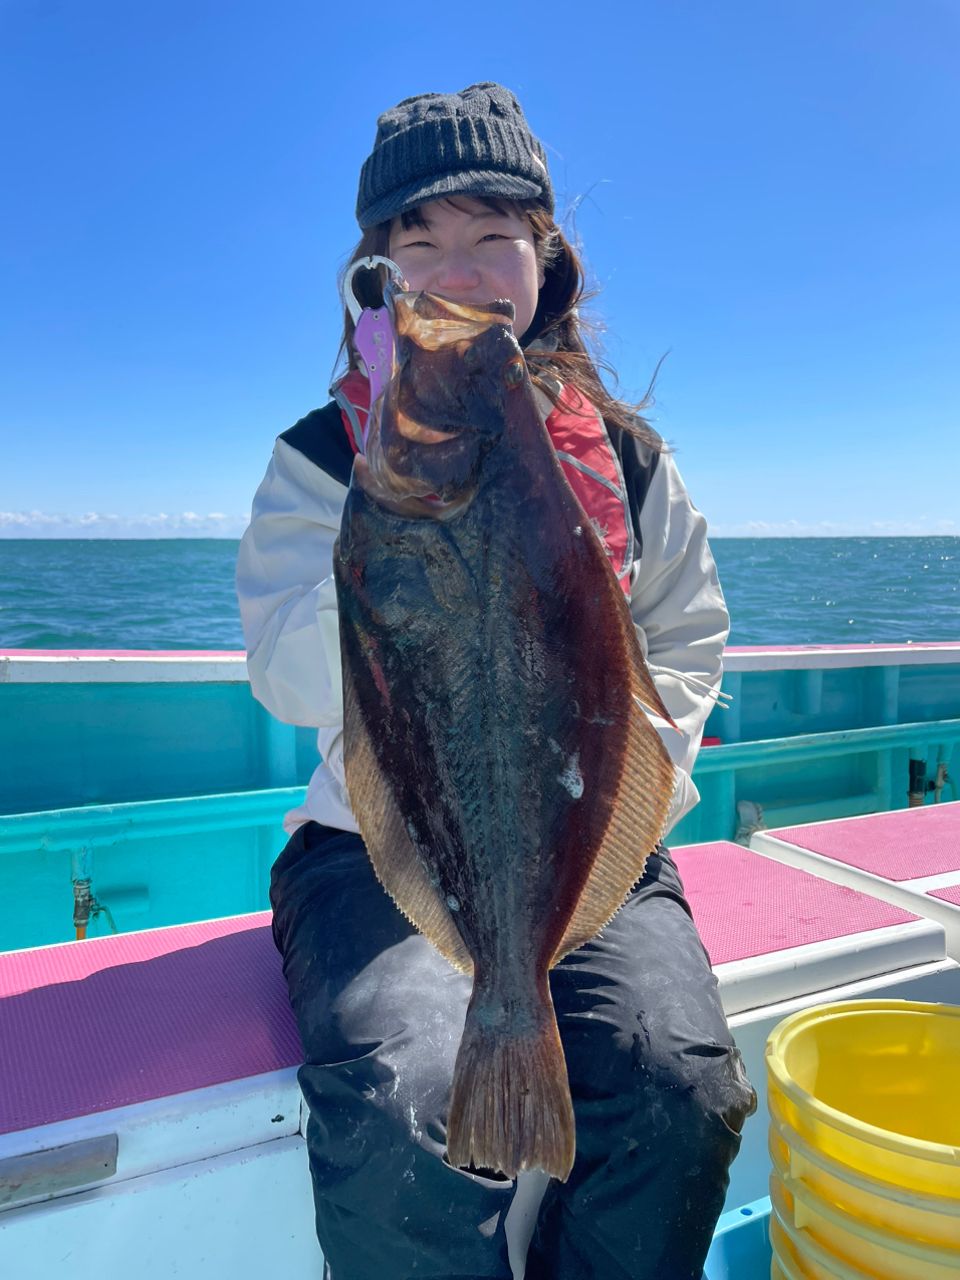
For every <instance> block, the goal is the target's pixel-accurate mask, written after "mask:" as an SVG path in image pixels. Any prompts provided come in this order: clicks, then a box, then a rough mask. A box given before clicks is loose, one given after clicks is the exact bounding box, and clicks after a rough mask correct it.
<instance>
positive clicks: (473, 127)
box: [357, 81, 553, 230]
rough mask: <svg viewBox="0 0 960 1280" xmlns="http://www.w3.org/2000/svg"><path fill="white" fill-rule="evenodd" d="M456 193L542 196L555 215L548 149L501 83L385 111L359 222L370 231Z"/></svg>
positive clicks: (364, 180)
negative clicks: (546, 149)
mask: <svg viewBox="0 0 960 1280" xmlns="http://www.w3.org/2000/svg"><path fill="white" fill-rule="evenodd" d="M455 195H463V196H500V197H501V198H502V199H505V200H529V199H535V200H539V201H540V203H541V204H542V205H543V207H544V208H545V209H546V210H547V212H548V213H553V187H552V186H551V183H550V175H549V173H548V172H547V161H546V155H545V153H544V150H543V147H542V145H541V144H540V142H539V141H538V139H537V138H535V137H534V136H533V134H532V133H531V132H530V127H529V125H528V124H527V122H526V120H525V118H524V115H523V111H522V110H521V109H520V104H519V103H518V102H517V100H516V98H515V97H514V96H513V94H512V93H511V92H510V91H509V89H504V87H503V86H502V85H499V84H493V83H490V82H489V81H488V82H485V83H483V84H472V85H470V87H469V88H467V89H464V90H463V91H462V92H461V93H422V94H420V95H418V96H417V97H415V98H405V99H404V100H403V102H401V103H399V105H397V106H396V107H393V108H392V109H391V110H390V111H385V112H384V113H383V115H382V116H380V118H379V119H378V120H377V136H376V140H375V141H374V144H373V151H372V152H371V154H370V156H369V157H368V159H367V160H366V161H365V162H364V165H363V168H362V169H361V171H360V190H359V192H358V194H357V221H358V222H359V223H360V226H361V227H362V228H363V229H364V230H366V229H367V227H372V226H375V225H376V224H377V223H378V222H387V221H389V220H390V219H391V218H395V217H397V216H398V215H399V214H401V213H405V212H406V211H407V210H408V209H412V208H413V207H414V205H418V204H422V203H423V202H424V201H426V200H438V199H442V198H443V197H444V196H455Z"/></svg>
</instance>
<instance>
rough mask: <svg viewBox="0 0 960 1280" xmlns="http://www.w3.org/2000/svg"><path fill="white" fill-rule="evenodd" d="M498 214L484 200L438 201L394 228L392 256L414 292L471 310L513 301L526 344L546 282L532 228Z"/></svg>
mask: <svg viewBox="0 0 960 1280" xmlns="http://www.w3.org/2000/svg"><path fill="white" fill-rule="evenodd" d="M503 207H504V212H503V213H497V212H496V211H495V210H493V209H491V208H489V207H488V206H487V205H486V204H484V203H483V202H482V201H480V200H473V199H471V198H470V197H468V196H454V197H452V198H451V199H450V200H433V201H430V202H429V203H427V204H423V205H420V206H419V207H418V208H417V209H415V210H413V211H412V212H411V214H407V215H406V219H407V222H408V223H411V217H412V218H413V219H415V224H414V223H411V225H410V226H409V228H408V229H406V230H405V229H404V226H403V220H402V219H401V218H396V219H394V222H393V224H392V225H391V227H390V240H389V246H388V250H387V253H388V256H389V257H391V258H392V259H393V261H394V262H395V263H396V264H397V266H398V267H400V269H401V271H402V272H403V274H404V276H405V277H406V281H407V285H408V287H409V288H410V289H411V290H425V291H426V292H429V293H434V294H439V295H440V296H441V297H443V298H449V299H451V300H452V301H453V302H464V303H467V304H470V305H477V304H484V303H490V302H495V301H497V300H498V299H500V298H508V299H509V300H510V301H511V302H512V303H513V305H514V309H515V311H516V320H515V322H514V332H515V333H516V335H517V337H518V338H522V337H523V335H524V334H525V333H526V331H527V329H529V327H530V324H531V323H532V321H533V317H534V315H535V314H536V310H537V299H538V296H539V293H540V286H541V285H542V284H543V277H542V273H541V271H540V269H539V268H538V266H537V253H536V247H535V245H534V240H533V232H532V231H531V229H530V224H529V223H528V222H527V219H526V218H525V217H524V215H523V214H522V213H520V212H517V211H514V210H512V209H511V208H510V206H509V205H504V206H503Z"/></svg>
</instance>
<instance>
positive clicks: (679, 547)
mask: <svg viewBox="0 0 960 1280" xmlns="http://www.w3.org/2000/svg"><path fill="white" fill-rule="evenodd" d="M553 208H554V201H553V191H552V187H551V184H550V178H549V173H548V171H547V166H546V160H545V155H544V152H543V148H542V146H541V145H540V143H539V142H538V141H537V139H536V138H535V137H534V136H533V135H532V134H531V133H530V130H529V127H528V125H527V122H526V120H525V118H524V116H523V113H522V111H521V109H520V107H519V105H518V104H517V102H516V100H515V99H514V98H513V96H512V95H511V94H510V93H509V92H508V91H507V90H505V89H503V88H502V87H500V86H498V85H494V84H480V85H473V86H471V87H470V88H468V89H465V90H464V91H463V92H462V93H460V94H450V95H439V94H428V95H423V96H420V97H416V98H410V99H407V100H405V101H404V102H402V103H400V104H399V105H398V106H397V107H396V108H394V109H393V110H391V111H388V112H386V113H385V114H384V115H383V116H381V117H380V120H379V122H378V131H377V137H376V141H375V144H374V149H373V152H372V153H371V155H370V157H369V158H368V160H367V161H366V163H365V164H364V166H363V170H362V173H361V177H360V188H359V196H358V202H357V216H358V221H359V223H360V226H361V228H362V230H363V238H362V239H361V241H360V244H359V245H358V246H357V249H356V251H355V253H354V255H353V259H352V260H353V261H355V260H356V259H357V258H359V257H361V256H365V255H366V254H369V253H381V254H386V255H387V256H389V257H390V258H392V259H393V260H394V261H395V262H396V263H397V264H398V265H399V266H400V268H401V269H402V271H403V273H404V276H405V277H406V281H407V284H408V286H409V287H410V288H411V289H414V290H420V289H424V290H428V291H430V292H433V293H437V294H441V295H443V296H445V297H448V298H451V299H453V300H454V301H458V302H468V303H484V302H490V301H493V300H494V299H496V298H503V297H506V298H509V299H510V300H511V301H512V302H513V304H514V307H515V310H516V322H515V332H516V333H517V334H518V336H520V335H522V337H521V343H522V345H523V346H524V348H525V354H526V356H527V361H528V365H529V367H530V369H531V373H532V374H533V376H534V380H535V382H536V384H537V385H538V387H539V388H540V392H541V394H542V396H543V407H544V410H545V415H546V423H547V428H548V431H549V433H550V436H551V439H552V441H553V444H554V446H555V448H556V449H557V451H558V453H559V454H560V456H561V458H562V460H563V463H564V467H565V471H566V474H567V477H568V479H569V481H570V483H571V485H572V487H573V488H574V489H575V491H576V492H577V496H578V497H579V498H580V500H581V503H582V504H583V505H584V507H585V509H586V511H587V514H588V516H589V517H590V518H591V521H592V522H593V524H594V527H595V528H596V529H597V531H598V533H599V534H600V536H601V538H602V539H603V541H604V543H605V546H606V549H607V551H608V554H609V556H610V559H611V562H612V564H613V568H614V572H615V573H616V574H617V576H618V578H619V579H620V581H621V583H622V585H623V586H624V590H625V591H626V592H627V593H628V595H629V598H630V602H631V610H632V613H633V617H634V620H635V622H636V624H637V628H638V635H639V638H640V641H641V644H642V647H643V650H644V653H645V655H646V657H647V660H648V664H649V667H650V670H651V673H652V675H653V677H654V680H655V682H656V685H657V688H658V691H659V692H660V694H661V697H662V698H663V701H664V703H665V704H666V706H667V708H668V710H669V711H670V713H671V716H672V717H673V719H674V721H675V722H676V724H677V726H678V727H679V729H680V732H679V733H677V732H676V731H675V730H673V729H668V728H667V727H666V726H665V725H657V727H658V729H659V728H663V729H664V733H663V739H664V742H665V744H666V746H667V748H668V750H669V752H670V754H671V756H672V758H673V761H674V763H675V765H676V778H677V783H676V789H675V794H674V798H673V804H672V807H671V813H670V817H669V820H668V825H671V826H672V825H673V824H674V823H675V822H676V821H677V820H678V819H679V818H680V817H681V816H682V815H683V814H684V813H686V812H687V811H688V810H689V809H690V808H692V806H693V805H694V804H695V803H696V801H697V799H698V798H699V797H698V795H697V792H696V788H695V787H694V785H693V783H692V781H691V779H690V772H691V769H692V766H693V760H694V758H695V756H696V753H697V749H698V747H699V743H700V738H701V735H702V731H703V725H704V722H705V720H706V717H707V714H708V712H709V708H710V705H711V701H710V699H711V696H713V695H715V692H716V690H717V689H718V687H719V683H720V663H721V655H722V650H723V643H724V640H725V638H726V635H727V631H728V622H729V620H728V617H727V613H726V609H725V607H724V603H723V597H722V595H721V592H720V589H719V585H718V582H717V577H716V570H715V568H714V564H713V559H712V557H711V555H710V552H709V549H708V547H707V542H706V536H705V523H704V520H703V518H702V516H700V514H699V513H698V512H697V511H696V510H695V509H694V507H693V506H692V505H691V503H690V500H689V498H688V497H687V494H686V491H685V489H684V487H683V484H682V481H681V480H680V477H679V474H678V472H677V469H676V467H675V465H674V463H673V459H672V458H671V456H670V455H669V454H668V453H667V452H665V451H663V449H662V445H661V443H660V441H659V440H658V438H657V437H656V436H655V435H654V433H653V432H652V431H650V430H649V428H647V427H646V426H645V424H643V422H642V420H640V419H638V418H637V417H636V415H635V413H633V412H632V411H631V410H630V409H629V408H628V406H626V405H625V404H623V403H622V402H619V401H617V400H615V399H613V398H612V397H611V396H610V395H609V394H608V393H607V392H606V390H605V389H604V387H603V385H602V383H601V381H600V378H599V376H598V374H597V371H596V368H595V366H594V364H593V362H592V361H591V359H590V357H589V355H588V354H587V351H586V348H585V346H584V343H583V339H582V336H581V332H580V325H579V319H578V314H577V310H576V308H577V303H578V300H579V298H580V294H581V289H582V273H581V269H580V265H579V262H578V261H577V258H576V255H575V254H574V252H573V250H572V249H571V247H570V246H569V244H568V243H567V242H566V240H565V239H564V237H563V235H562V234H561V233H560V231H559V230H558V229H557V227H556V224H555V223H554V220H553ZM360 278H361V279H364V278H365V279H366V281H367V284H366V286H365V287H366V288H367V289H369V290H372V292H370V293H369V294H368V296H366V297H362V300H363V301H364V302H366V303H368V304H370V305H378V304H379V302H380V298H379V296H378V292H377V290H378V286H377V285H376V283H375V282H374V281H373V277H372V274H371V273H362V275H361V277H360ZM351 336H352V325H351V323H350V320H349V317H347V321H346V329H345V338H344V343H345V350H346V351H347V352H348V353H350V352H351V347H350V338H351ZM349 361H350V367H349V370H348V373H347V375H346V377H345V378H343V379H342V380H341V381H340V382H339V383H338V384H337V386H336V387H335V389H334V393H335V398H334V400H333V401H332V402H331V403H330V404H328V405H327V406H326V407H325V408H323V409H319V410H315V411H314V412H313V413H310V414H308V415H307V417H305V418H303V419H301V421H300V422H298V423H297V424H296V425H295V426H294V427H293V428H291V429H290V430H289V431H287V432H285V433H284V434H283V435H282V436H281V437H280V438H279V439H278V441H277V443H276V446H275V451H274V456H273V459H272V461H271V464H270V466H269V468H268V471H267V474H266V477H265V479H264V481H263V483H262V485H261V486H260V489H259V490H258V492H257V495H256V498H255V500H254V505H253V513H252V519H251V523H250V527H249V529H248V530H247V533H246V535H245V536H244V539H243V543H242V546H241V551H240V560H239V566H238V574H237V584H238V594H239V598H240V606H241V613H242V616H243V623H244V631H245V635H246V640H247V648H248V665H249V671H250V680H251V686H252V688H253V691H254V693H255V695H256V696H257V698H258V699H259V700H260V701H261V702H262V703H263V704H264V705H265V706H266V707H267V708H268V710H269V711H271V712H272V713H273V714H274V715H276V716H277V717H279V718H280V719H282V720H285V721H289V722H291V723H294V724H302V725H312V726H316V727H317V728H318V730H319V735H318V741H319V747H320V751H321V754H322V756H323V763H322V764H321V765H320V766H319V768H318V769H317V770H316V772H315V774H314V776H313V778H312V780H311V782H310V786H309V789H308V793H307V797H306V801H305V803H304V805H303V806H301V807H300V808H298V809H296V810H294V811H293V812H292V813H291V814H289V815H288V816H287V820H286V824H285V825H286V827H287V830H288V831H289V832H290V833H291V839H290V841H289V843H288V845H287V847H286V849H285V850H284V851H283V853H282V854H281V856H280V857H279V859H278V860H277V862H276V864H275V866H274V868H273V874H272V880H271V901H272V903H273V906H274V936H275V937H276V940H277V945H278V947H279V949H280V951H281V953H282V955H283V961H284V972H285V974H286V978H287V982H288V985H289V990H290V998H291V1003H292V1005H293V1008H294V1010H295V1012H296V1015H297V1019H298V1023H299V1027H300V1032H301V1035H302V1038H303V1044H304V1051H305V1056H306V1062H305V1064H304V1066H303V1067H302V1068H301V1072H300V1081H301V1085H302V1088H303V1091H304V1095H305V1097H306V1100H307V1103H308V1106H309V1109H310V1120H309V1126H308V1134H307V1144H308V1150H309V1156H310V1168H311V1175H312V1178H313V1185H314V1194H315V1203H316V1211H317V1235H318V1238H319V1240H320V1243H321V1245H322V1247H323V1251H324V1255H325V1257H326V1260H327V1267H328V1275H329V1276H330V1277H331V1280H374V1277H376V1278H377V1280H385V1278H387V1277H389V1278H390V1280H399V1278H401V1277H404V1278H405V1277H413V1276H416V1277H420V1276H423V1277H431V1278H432V1280H440V1278H444V1280H446V1278H452V1277H454V1276H457V1277H481V1276H482V1277H501V1278H503V1280H506V1278H508V1277H509V1276H510V1275H511V1271H510V1267H509V1263H508V1258H507V1246H506V1239H505V1235H504V1217H505V1215H506V1211H507V1209H508V1208H509V1205H510V1202H511V1199H512V1196H513V1191H514V1184H513V1183H512V1182H511V1181H508V1180H506V1179H504V1178H502V1177H498V1176H496V1175H493V1174H491V1173H490V1172H489V1171H484V1170H473V1169H471V1170H462V1169H456V1168H453V1167H451V1166H450V1164H449V1163H447V1162H446V1160H445V1123H446V1115H447V1106H448V1103H449V1090H450V1083H451V1079H452V1074H453V1063H454V1058H455V1056H456V1050H457V1046H458V1043H459V1039H460V1033H461V1031H462V1027H463V1019H464V1013H465V1009H466V1003H467V999H468V996H469V989H470V981H469V979H468V978H465V977H464V976H462V975H460V974H458V973H456V972H455V971H454V970H453V969H452V968H451V967H450V966H449V965H448V963H447V962H446V961H445V960H444V959H443V958H442V957H441V956H440V955H439V953H438V952H437V951H436V950H435V949H434V948H433V947H432V946H431V944H430V943H428V942H427V941H426V940H425V939H424V938H422V937H421V936H420V935H418V934H416V933H415V932H414V931H413V930H412V929H411V927H410V926H409V925H408V923H407V922H406V920H405V919H404V917H403V916H402V915H401V914H400V913H399V911H398V910H397V909H396V907H395V906H394V905H393V903H392V902H391V900H390V899H389V898H388V897H387V896H386V895H385V893H384V892H383V890H382V889H381V887H380V886H379V884H378V882H377V880H376V877H375V876H374V873H373V870H372V868H371V866H370V863H369V860H368V858H367V856H366V852H365V850H364V847H363V844H362V841H361V839H360V837H359V835H358V834H357V824H356V820H355V818H354V816H353V813H352V812H351V809H350V805H349V800H348V797H347V794H346V790H345V785H344V776H343V749H342V730H343V711H342V694H341V675H340V652H339V634H338V622H337V605H336V593H335V587H334V582H333V576H332V553H333V545H334V541H335V539H336V537H337V534H338V531H339V525H340V514H341V511H342V507H343V502H344V499H345V496H346V485H347V484H348V482H349V476H350V469H351V466H352V461H353V456H354V451H355V449H356V447H357V444H358V438H359V436H360V433H361V427H362V422H363V419H364V415H365V413H366V410H367V408H368V407H369V403H368V400H369V392H368V389H367V386H366V380H365V378H364V376H363V372H362V370H361V369H360V368H359V367H358V365H357V361H356V359H355V357H353V356H352V355H350V357H349ZM655 724H656V722H655ZM551 990H552V995H553V1001H554V1005H555V1009H556V1013H557V1018H558V1023H559V1028H560V1033H561V1038H562V1041H563V1046H564V1052H565V1056H566V1061H567V1068H568V1074H569V1080H570V1087H571V1093H572V1097H573V1102H574V1111H575V1116H576V1130H577V1133H576V1137H577V1155H576V1162H575V1164H574V1168H573V1172H572V1173H571V1175H570V1177H569V1179H568V1180H567V1181H566V1182H565V1183H559V1182H553V1183H551V1184H550V1186H549V1188H548V1190H547V1192H546V1195H545V1197H544V1201H543V1204H542V1207H541V1209H540V1213H539V1217H538V1221H537V1226H536V1229H535V1232H534V1237H533V1240H532V1242H531V1246H530V1252H529V1256H528V1259H527V1267H526V1275H527V1277H528V1280H546V1277H550V1278H551V1280H574V1278H576V1280H586V1278H589V1277H598V1278H599V1277H603V1280H627V1277H630V1280H654V1278H657V1280H699V1277H700V1275H701V1270H702V1265H703V1260H704V1257H705V1255H706V1251H707V1248H708V1246H709V1243H710V1238H711V1235H712V1231H713V1228H714V1225H715V1222H716V1219H717V1216H718V1215H719V1212H720V1209H721V1207H722V1203H723V1197H724V1193H725V1189H726V1185H727V1170H728V1168H729V1165H730V1162H731V1161H732V1159H733V1157H734V1155H735V1154H736V1151H737V1148H738V1145H739V1132H740V1129H741V1127H742V1124H743V1121H744V1119H745V1117H746V1116H747V1115H748V1114H749V1113H750V1111H751V1110H752V1109H753V1106H754V1104H755V1099H754V1095H753V1091H752V1089H751V1088H750V1086H749V1083H748V1082H747V1080H746V1078H745V1076H744V1074H743V1068H742V1063H741V1061H740V1057H739V1054H738V1052H737V1050H736V1049H735V1047H734V1046H733V1042H732V1039H731V1037H730V1033H729V1031H728V1028H727V1025H726V1022H725V1020H724V1017H723V1013H722V1009H721V1006H720V1002H719V998H718V994H717V986H716V981H715V979H714V978H713V975H712V974H711V972H710V967H709V960H708V958H707V956H706V953H705V951H704V949H703V946H702V944H701V942H700V939H699V937H698V936H697V933H696V929H695V928H694V925H693V923H692V920H691V918H690V913H689V909H688V907H687V904H686V902H685V901H684V898H683V889H682V886H681V884H680V880H679V877H678V875H677V872H676V868H675V867H674V865H673V863H672V861H671V860H670V857H669V854H668V852H667V850H666V849H665V848H663V847H662V846H661V847H660V848H659V849H658V850H657V851H656V852H655V853H653V854H652V855H651V857H650V858H649V860H648V862H647V868H646V871H645V874H644V877H643V880H642V881H641V882H640V884H639V885H638V886H637V887H636V888H635V889H634V891H633V892H632V893H631V895H630V897H629V898H628V900H627V903H626V904H625V906H624V908H623V909H622V910H621V911H620V912H619V913H618V914H617V915H616V916H615V918H614V920H613V921H612V922H611V924H610V925H609V926H608V927H607V928H606V929H605V930H604V931H603V934H602V936H601V937H598V938H596V939H594V940H593V941H592V942H590V943H588V944H587V945H586V946H584V947H581V948H580V949H579V950H578V951H576V952H574V953H573V954H572V955H570V956H568V957H567V958H566V959H565V960H564V961H563V962H561V964H560V965H558V966H557V967H556V968H555V969H554V970H553V971H552V973H551Z"/></svg>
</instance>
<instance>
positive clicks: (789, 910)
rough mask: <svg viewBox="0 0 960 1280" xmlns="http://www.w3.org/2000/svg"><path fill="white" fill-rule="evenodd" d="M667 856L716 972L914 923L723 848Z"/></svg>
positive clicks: (893, 910)
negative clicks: (721, 967) (733, 964)
mask: <svg viewBox="0 0 960 1280" xmlns="http://www.w3.org/2000/svg"><path fill="white" fill-rule="evenodd" d="M671 853H672V856H673V858H674V860H675V861H676V864H677V866H678V867H679V869H680V875H681V877H682V878H683V884H684V889H685V890H686V895H687V901H688V902H689V903H690V909H691V911H692V912H693V918H694V920H695V921H696V924H697V928H698V929H699V931H700V936H701V938H702V939H703V943H704V946H705V947H706V948H707V952H708V953H709V955H710V959H711V961H712V962H713V964H715V965H717V964H726V963H727V962H728V961H730V960H747V959H749V958H750V957H751V956H762V955H769V953H770V952H772V951H782V950H784V949H785V948H787V947H799V946H802V945H803V944H804V943H809V942H826V941H828V940H829V939H832V938H845V937H849V935H850V934H852V933H865V932H867V931H868V930H871V929H883V928H885V927H886V926H888V925H894V924H904V923H906V922H907V921H910V920H916V919H917V916H915V915H911V913H910V912H909V911H903V910H901V909H900V907H895V906H891V904H890V903H888V902H881V901H880V900H879V899H877V898H871V897H869V896H868V895H867V894H865V893H858V892H857V890H856V889H848V888H846V887H845V886H844V885H839V884H831V883H830V882H829V881H827V880H821V879H820V878H819V877H818V876H815V875H811V874H810V873H809V872H807V871H800V870H798V869H797V868H796V867H788V866H786V865H784V864H783V863H782V862H774V861H773V860H772V859H771V858H763V857H761V856H760V854H758V853H753V852H752V851H751V850H750V849H744V848H743V847H742V846H741V845H738V844H731V843H730V842H729V841H726V840H716V841H714V842H712V843H711V844H702V845H690V846H688V847H686V848H679V849H673V850H671Z"/></svg>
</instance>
